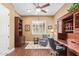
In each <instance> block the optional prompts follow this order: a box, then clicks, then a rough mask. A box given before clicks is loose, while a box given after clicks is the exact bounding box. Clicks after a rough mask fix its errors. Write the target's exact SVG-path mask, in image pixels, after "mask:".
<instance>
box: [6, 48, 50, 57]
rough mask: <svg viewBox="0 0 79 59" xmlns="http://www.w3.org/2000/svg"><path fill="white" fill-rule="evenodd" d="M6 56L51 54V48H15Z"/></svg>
mask: <svg viewBox="0 0 79 59" xmlns="http://www.w3.org/2000/svg"><path fill="white" fill-rule="evenodd" d="M7 56H51V49H24V48H16V49H15V50H14V51H13V52H11V53H10V54H8V55H7Z"/></svg>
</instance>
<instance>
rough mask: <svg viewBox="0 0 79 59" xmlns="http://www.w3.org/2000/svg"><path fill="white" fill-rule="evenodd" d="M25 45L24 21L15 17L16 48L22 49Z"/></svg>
mask: <svg viewBox="0 0 79 59" xmlns="http://www.w3.org/2000/svg"><path fill="white" fill-rule="evenodd" d="M24 43H25V39H24V36H23V35H22V19H21V18H20V17H15V47H21V46H22V45H23V44H24Z"/></svg>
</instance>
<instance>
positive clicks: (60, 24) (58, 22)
mask: <svg viewBox="0 0 79 59" xmlns="http://www.w3.org/2000/svg"><path fill="white" fill-rule="evenodd" d="M57 28H58V29H57V30H58V33H62V20H59V21H57Z"/></svg>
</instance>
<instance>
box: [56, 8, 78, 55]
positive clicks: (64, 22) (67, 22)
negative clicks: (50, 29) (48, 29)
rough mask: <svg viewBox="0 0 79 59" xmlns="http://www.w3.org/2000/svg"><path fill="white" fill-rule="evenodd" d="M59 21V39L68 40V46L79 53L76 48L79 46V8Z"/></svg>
mask: <svg viewBox="0 0 79 59" xmlns="http://www.w3.org/2000/svg"><path fill="white" fill-rule="evenodd" d="M57 23H58V40H63V41H66V42H67V44H66V45H67V46H68V48H70V49H72V50H73V51H75V52H76V53H77V55H78V51H79V50H78V49H76V48H79V46H78V45H79V9H76V10H74V11H72V12H70V13H67V14H65V15H64V16H62V17H60V18H59V19H58V21H57ZM75 47H76V48H75Z"/></svg>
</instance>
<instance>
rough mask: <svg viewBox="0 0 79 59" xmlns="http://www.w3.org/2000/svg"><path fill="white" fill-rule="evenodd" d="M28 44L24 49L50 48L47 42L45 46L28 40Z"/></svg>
mask: <svg viewBox="0 0 79 59" xmlns="http://www.w3.org/2000/svg"><path fill="white" fill-rule="evenodd" d="M27 43H28V45H27V46H26V47H25V49H51V48H50V46H49V43H48V45H47V46H41V45H39V44H34V42H33V41H28V42H27Z"/></svg>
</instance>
